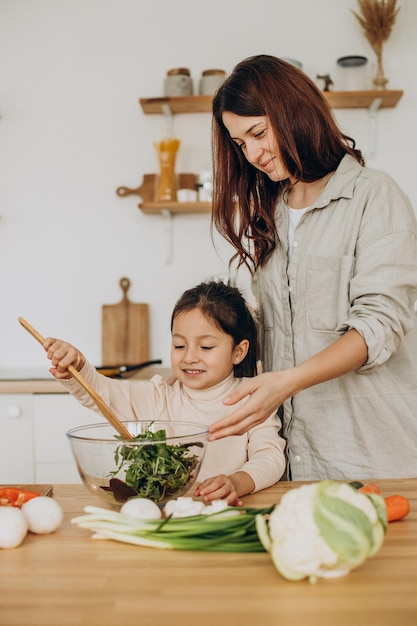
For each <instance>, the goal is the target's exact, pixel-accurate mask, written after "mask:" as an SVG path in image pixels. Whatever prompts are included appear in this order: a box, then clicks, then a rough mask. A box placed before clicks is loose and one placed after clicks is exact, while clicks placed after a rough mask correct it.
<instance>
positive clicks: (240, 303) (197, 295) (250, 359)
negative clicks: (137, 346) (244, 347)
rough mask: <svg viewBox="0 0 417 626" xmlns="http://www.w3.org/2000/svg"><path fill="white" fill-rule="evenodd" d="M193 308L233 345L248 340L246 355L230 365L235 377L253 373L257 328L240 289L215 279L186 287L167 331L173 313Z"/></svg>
mask: <svg viewBox="0 0 417 626" xmlns="http://www.w3.org/2000/svg"><path fill="white" fill-rule="evenodd" d="M193 309H200V311H201V312H202V314H203V315H204V316H205V317H206V318H207V319H209V320H210V321H212V322H213V323H214V324H215V325H216V326H217V327H218V328H220V330H222V331H223V332H224V333H226V334H227V335H230V337H232V339H233V345H234V346H237V345H238V344H239V343H240V342H241V341H242V340H243V339H247V340H248V341H249V349H248V353H247V355H246V356H245V358H244V359H243V361H241V362H240V363H238V364H236V365H235V366H234V368H233V371H234V374H235V376H236V377H238V378H242V377H244V376H246V377H250V376H255V374H256V361H257V352H258V345H257V329H256V324H255V321H254V319H253V317H252V315H251V313H250V311H249V309H248V307H247V305H246V302H245V299H244V298H243V296H242V294H241V293H240V291H239V290H238V289H236V287H230V286H229V285H225V284H224V283H223V282H217V281H208V282H203V283H201V284H200V285H197V286H196V287H193V288H192V289H188V290H187V291H185V292H184V293H183V295H182V296H181V298H180V299H179V300H178V301H177V303H176V305H175V307H174V310H173V312H172V316H171V332H172V328H173V325H174V320H175V318H176V317H177V315H179V314H180V313H183V312H184V311H192V310H193Z"/></svg>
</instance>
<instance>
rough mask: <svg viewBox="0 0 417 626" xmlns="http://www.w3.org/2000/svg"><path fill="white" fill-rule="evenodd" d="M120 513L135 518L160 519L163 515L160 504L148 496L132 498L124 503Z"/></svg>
mask: <svg viewBox="0 0 417 626" xmlns="http://www.w3.org/2000/svg"><path fill="white" fill-rule="evenodd" d="M120 513H121V514H122V515H126V517H133V518H134V519H160V518H161V517H162V514H161V510H160V508H159V506H158V505H157V504H155V502H152V500H148V498H130V500H127V502H125V503H124V505H123V506H122V508H121V509H120Z"/></svg>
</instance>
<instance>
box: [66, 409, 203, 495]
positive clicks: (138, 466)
mask: <svg viewBox="0 0 417 626" xmlns="http://www.w3.org/2000/svg"><path fill="white" fill-rule="evenodd" d="M129 428H130V429H132V432H133V433H134V435H135V437H136V438H135V440H134V441H128V442H123V443H122V442H120V441H118V440H116V439H115V438H114V436H113V435H112V432H111V428H110V427H109V425H108V424H89V425H88V426H80V427H77V428H72V429H71V430H69V431H68V432H67V437H68V439H69V441H70V443H71V447H72V452H73V455H74V457H75V459H76V462H77V468H78V471H79V474H80V477H81V479H82V481H83V483H84V484H85V486H86V487H87V489H89V491H91V493H93V494H94V495H96V496H98V497H99V498H100V499H101V500H103V501H104V502H106V504H110V505H112V506H114V507H120V506H121V505H122V504H123V503H124V502H125V501H126V500H128V499H129V498H132V497H135V496H142V497H147V498H149V499H150V500H153V501H154V502H157V504H158V505H162V504H164V503H165V502H166V501H167V500H171V499H172V498H178V497H180V496H181V495H182V494H184V493H185V492H186V491H188V490H189V489H190V487H191V486H192V485H193V483H194V482H195V480H196V479H197V475H198V472H199V470H200V467H201V463H202V461H203V458H204V454H205V451H206V447H207V437H208V427H207V426H205V425H203V424H198V423H193V422H182V421H174V420H173V421H170V420H149V421H140V420H138V421H135V422H129ZM161 431H162V432H161ZM116 450H117V451H118V452H117V455H116ZM158 461H160V462H158Z"/></svg>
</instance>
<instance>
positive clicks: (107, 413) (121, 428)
mask: <svg viewBox="0 0 417 626" xmlns="http://www.w3.org/2000/svg"><path fill="white" fill-rule="evenodd" d="M19 322H20V324H21V325H22V326H23V328H25V329H26V330H27V331H28V332H29V333H30V334H31V335H32V337H34V338H35V339H36V340H37V341H39V343H40V344H41V345H43V342H44V338H43V337H42V335H41V334H40V333H38V331H37V330H35V328H33V326H31V325H30V324H29V322H27V321H26V320H25V319H23V317H19ZM67 370H68V371H69V373H70V374H71V376H73V378H75V380H76V381H78V382H79V383H80V385H81V386H82V387H84V389H85V390H86V392H87V393H88V394H89V396H90V397H91V398H92V400H94V402H95V404H96V406H97V407H98V408H99V409H100V411H101V413H102V414H103V415H104V417H105V418H106V420H107V421H108V422H110V424H111V425H112V426H113V428H115V429H116V430H117V432H118V433H119V435H122V437H124V438H125V439H133V435H132V434H131V433H130V432H129V431H128V429H127V428H126V426H125V425H124V424H122V422H120V421H119V419H118V418H117V417H116V415H115V414H114V413H113V411H112V410H111V409H110V407H108V406H107V404H106V403H105V402H104V400H103V399H102V398H101V397H100V396H99V395H98V393H96V391H95V390H94V389H93V388H92V387H91V385H89V384H88V382H87V381H86V380H85V378H84V377H83V376H82V375H81V374H80V372H78V371H77V370H76V369H75V367H74V366H73V365H68V367H67Z"/></svg>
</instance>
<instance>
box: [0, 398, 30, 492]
mask: <svg viewBox="0 0 417 626" xmlns="http://www.w3.org/2000/svg"><path fill="white" fill-rule="evenodd" d="M34 458H35V455H34V448H33V396H32V395H30V394H29V395H20V394H16V395H15V394H4V395H0V484H3V485H5V484H8V483H11V484H13V483H28V484H31V483H33V482H34V478H35V475H34Z"/></svg>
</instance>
